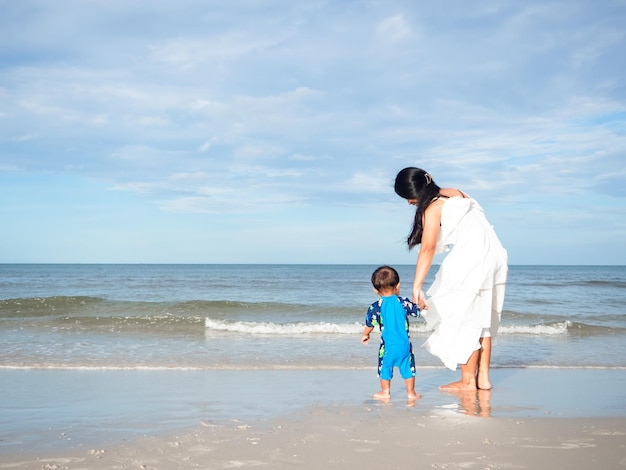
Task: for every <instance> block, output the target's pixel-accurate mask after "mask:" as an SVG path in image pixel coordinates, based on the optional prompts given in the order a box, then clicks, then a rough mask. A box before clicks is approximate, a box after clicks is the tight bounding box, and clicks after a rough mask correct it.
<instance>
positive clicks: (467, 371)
mask: <svg viewBox="0 0 626 470" xmlns="http://www.w3.org/2000/svg"><path fill="white" fill-rule="evenodd" d="M479 355H480V349H477V350H476V351H474V352H473V353H472V355H471V356H470V358H469V360H468V361H467V363H466V364H461V380H459V381H458V382H452V383H450V384H448V385H442V386H441V387H439V388H440V389H441V390H476V389H477V388H478V387H477V386H476V369H477V368H478V357H479Z"/></svg>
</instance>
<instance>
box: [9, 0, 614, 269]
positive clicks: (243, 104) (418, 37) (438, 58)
mask: <svg viewBox="0 0 626 470" xmlns="http://www.w3.org/2000/svg"><path fill="white" fill-rule="evenodd" d="M0 11H1V12H2V13H1V14H0V227H1V229H0V263H339V264H384V263H388V264H412V263H414V262H415V258H416V255H417V253H416V250H413V251H409V250H408V249H407V247H406V243H405V240H406V236H407V235H408V232H409V230H410V228H411V223H412V220H413V213H414V209H413V208H412V207H411V206H409V205H408V204H407V203H406V201H404V200H403V199H401V198H399V197H398V196H396V195H395V193H394V191H393V181H394V178H395V175H396V173H397V172H398V171H399V170H400V169H402V168H404V167H407V166H417V167H420V168H424V169H426V170H427V171H429V172H430V173H431V174H432V176H433V178H434V180H435V182H436V183H437V184H438V185H439V186H441V187H454V188H460V189H462V190H464V191H465V192H467V193H469V194H470V195H471V196H473V197H474V198H476V199H477V200H478V202H479V203H480V204H481V206H482V207H483V208H484V209H485V211H486V214H487V217H488V219H489V221H490V223H491V224H493V226H494V227H495V229H496V232H497V233H498V235H499V237H500V239H501V241H502V243H503V244H504V246H505V247H506V248H507V250H508V253H509V262H510V264H583V265H584V264H619V265H626V53H624V51H626V28H625V27H624V24H626V0H601V1H598V0H559V1H553V0H527V1H523V2H519V1H498V0H494V1H491V0H477V1H472V2H463V1H445V0H444V1H441V2H432V1H425V0H404V1H399V0H371V1H370V0H367V1H356V0H311V1H306V2H298V1H291V0H233V1H230V2H224V1H213V0H182V1H178V2H172V1H169V0H168V1H165V0H63V1H62V2H51V1H49V0H20V1H18V2H16V1H14V0H0Z"/></svg>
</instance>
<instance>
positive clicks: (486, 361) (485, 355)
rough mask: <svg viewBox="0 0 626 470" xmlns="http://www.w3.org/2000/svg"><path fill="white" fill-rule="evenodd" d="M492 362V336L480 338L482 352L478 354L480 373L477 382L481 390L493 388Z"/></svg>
mask: <svg viewBox="0 0 626 470" xmlns="http://www.w3.org/2000/svg"><path fill="white" fill-rule="evenodd" d="M490 363H491V338H490V337H485V338H480V353H479V355H478V375H477V378H476V384H477V385H478V388H480V389H481V390H491V380H489V365H490Z"/></svg>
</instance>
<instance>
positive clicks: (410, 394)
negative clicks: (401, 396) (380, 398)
mask: <svg viewBox="0 0 626 470" xmlns="http://www.w3.org/2000/svg"><path fill="white" fill-rule="evenodd" d="M404 383H405V384H406V396H407V398H409V399H410V400H419V399H420V398H422V396H421V395H420V394H419V393H415V377H411V378H410V379H405V380H404Z"/></svg>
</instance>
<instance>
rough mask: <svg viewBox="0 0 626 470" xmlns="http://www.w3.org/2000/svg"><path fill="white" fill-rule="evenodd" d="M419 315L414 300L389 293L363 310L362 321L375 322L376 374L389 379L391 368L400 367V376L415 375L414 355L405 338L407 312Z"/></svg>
mask: <svg viewBox="0 0 626 470" xmlns="http://www.w3.org/2000/svg"><path fill="white" fill-rule="evenodd" d="M409 315H410V316H412V317H419V316H420V310H419V308H418V306H417V305H416V304H414V303H413V302H411V301H410V300H409V299H407V298H405V297H400V296H397V295H390V296H387V297H381V298H380V299H378V300H377V301H376V302H374V303H373V304H372V305H370V307H369V309H368V310H367V315H366V317H365V324H366V325H367V326H368V327H376V326H377V325H378V327H379V329H380V332H381V335H380V348H379V349H378V377H379V378H380V379H381V380H391V378H392V377H393V368H394V367H397V368H398V369H399V370H400V375H402V378H403V379H405V380H406V379H410V378H411V377H415V356H414V355H413V346H412V345H411V341H410V339H409V320H408V318H407V317H408V316H409Z"/></svg>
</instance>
